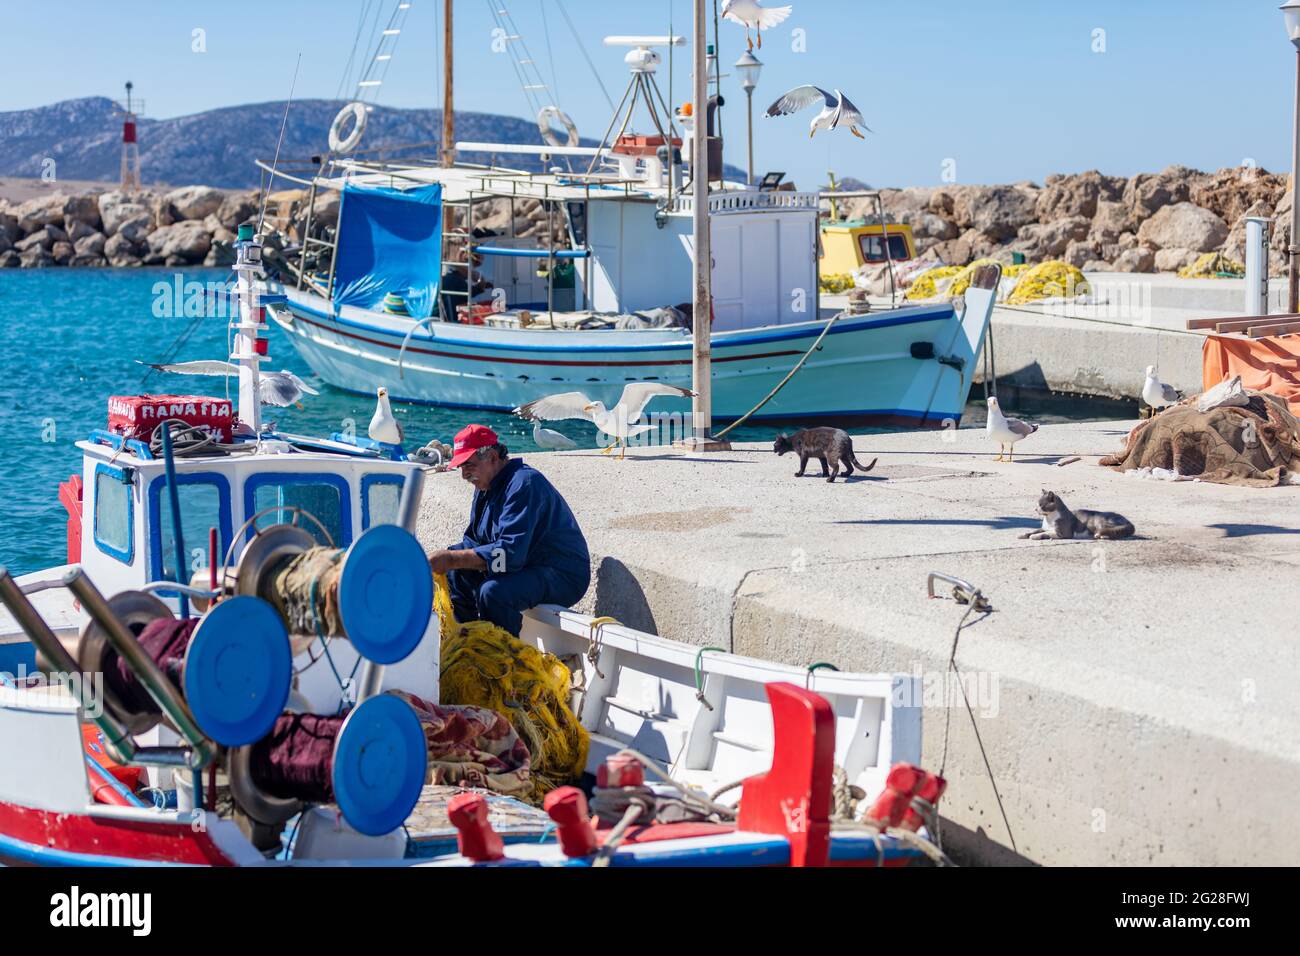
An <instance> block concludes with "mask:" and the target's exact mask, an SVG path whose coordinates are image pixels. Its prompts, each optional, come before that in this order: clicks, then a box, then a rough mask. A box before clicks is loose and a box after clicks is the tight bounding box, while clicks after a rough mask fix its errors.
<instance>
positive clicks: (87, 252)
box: [73, 232, 108, 256]
mask: <svg viewBox="0 0 1300 956" xmlns="http://www.w3.org/2000/svg"><path fill="white" fill-rule="evenodd" d="M107 241H108V240H107V239H105V237H104V234H103V233H102V232H92V233H91V234H90V235H88V236H82V237H81V238H80V239H78V240H77V241H76V242H74V243H73V248H74V249H75V250H76V253H77V255H79V256H103V254H104V245H105V243H106V242H107Z"/></svg>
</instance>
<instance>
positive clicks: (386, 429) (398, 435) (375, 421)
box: [366, 386, 405, 445]
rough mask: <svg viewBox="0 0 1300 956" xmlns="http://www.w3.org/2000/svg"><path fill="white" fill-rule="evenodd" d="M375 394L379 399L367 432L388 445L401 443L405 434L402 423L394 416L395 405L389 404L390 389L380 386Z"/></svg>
mask: <svg viewBox="0 0 1300 956" xmlns="http://www.w3.org/2000/svg"><path fill="white" fill-rule="evenodd" d="M375 394H376V395H377V396H378V398H379V400H378V401H377V402H376V403H375V414H374V417H373V418H371V419H370V428H369V429H367V431H366V434H368V435H369V436H370V437H371V438H372V439H374V440H375V441H381V442H383V443H384V444H386V445H400V444H401V443H402V438H403V437H405V436H404V435H403V434H402V425H401V423H400V422H399V421H398V420H397V419H396V418H394V417H393V406H391V405H389V404H388V389H386V388H384V387H383V386H380V387H379V388H378V389H377V390H376V392H375Z"/></svg>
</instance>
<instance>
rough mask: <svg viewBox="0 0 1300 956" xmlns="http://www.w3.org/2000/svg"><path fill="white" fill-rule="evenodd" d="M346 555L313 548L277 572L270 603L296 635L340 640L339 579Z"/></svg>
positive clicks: (335, 550)
mask: <svg viewBox="0 0 1300 956" xmlns="http://www.w3.org/2000/svg"><path fill="white" fill-rule="evenodd" d="M343 554H344V552H342V551H339V550H337V549H335V548H312V549H311V550H309V551H304V552H303V553H302V554H300V555H298V556H297V557H295V558H293V559H292V560H290V561H287V562H286V563H285V565H284V567H282V568H280V570H279V571H277V572H276V575H275V582H274V585H273V586H272V588H271V594H270V598H271V603H272V604H274V605H275V609H276V610H277V611H279V612H280V617H281V618H282V619H283V620H284V621H285V623H286V624H287V625H288V627H289V633H290V634H294V635H308V636H312V635H315V636H328V637H341V636H343V635H344V634H345V633H346V632H345V631H344V630H343V619H342V618H341V617H340V616H339V601H338V593H339V578H340V577H342V575H343V562H342V561H340V560H339V559H340V558H342V557H343Z"/></svg>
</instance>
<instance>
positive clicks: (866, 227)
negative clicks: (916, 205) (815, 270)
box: [821, 219, 916, 275]
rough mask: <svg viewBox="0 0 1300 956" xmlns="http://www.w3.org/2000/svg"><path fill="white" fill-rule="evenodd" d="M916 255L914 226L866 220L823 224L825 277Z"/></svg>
mask: <svg viewBox="0 0 1300 956" xmlns="http://www.w3.org/2000/svg"><path fill="white" fill-rule="evenodd" d="M886 240H887V241H888V243H889V246H888V248H887V249H886V246H885V242H886ZM886 251H888V255H886ZM915 256H916V242H915V240H914V239H913V238H912V227H911V226H906V225H902V224H900V223H892V222H891V223H889V224H887V225H882V224H881V223H879V222H874V223H870V222H867V221H866V220H865V219H850V220H847V221H845V222H824V223H822V254H821V274H822V275H834V274H840V273H848V272H853V271H854V270H856V269H857V268H858V267H859V266H862V265H865V264H868V263H877V262H884V261H885V260H886V259H889V260H891V261H893V262H903V261H905V260H907V259H912V258H914V257H915Z"/></svg>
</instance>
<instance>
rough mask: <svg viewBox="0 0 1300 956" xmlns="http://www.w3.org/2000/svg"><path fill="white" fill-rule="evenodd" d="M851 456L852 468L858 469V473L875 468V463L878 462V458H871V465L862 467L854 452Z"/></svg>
mask: <svg viewBox="0 0 1300 956" xmlns="http://www.w3.org/2000/svg"><path fill="white" fill-rule="evenodd" d="M851 454H852V456H853V467H854V468H856V469H858V471H870V470H871V469H872V468H875V467H876V462H878V461H880V459H879V458H873V459H871V464H869V465H864V464H862V462H860V461H858V453H857V452H856V451H855V452H852V453H851Z"/></svg>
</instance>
